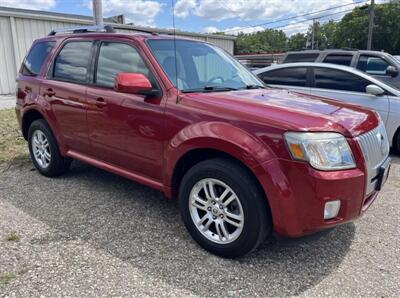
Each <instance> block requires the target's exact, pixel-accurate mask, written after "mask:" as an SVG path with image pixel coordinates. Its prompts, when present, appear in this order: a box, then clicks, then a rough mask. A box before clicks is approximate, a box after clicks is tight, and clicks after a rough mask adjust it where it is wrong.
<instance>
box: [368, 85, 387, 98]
mask: <svg viewBox="0 0 400 298" xmlns="http://www.w3.org/2000/svg"><path fill="white" fill-rule="evenodd" d="M365 89H366V92H367V93H368V94H371V95H375V96H379V95H383V94H384V93H385V90H383V89H382V88H381V87H379V86H377V85H373V84H371V85H368V86H367V87H366V88H365Z"/></svg>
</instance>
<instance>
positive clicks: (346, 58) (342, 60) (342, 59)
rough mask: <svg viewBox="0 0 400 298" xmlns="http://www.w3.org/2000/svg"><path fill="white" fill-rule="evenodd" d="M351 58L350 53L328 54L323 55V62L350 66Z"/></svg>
mask: <svg viewBox="0 0 400 298" xmlns="http://www.w3.org/2000/svg"><path fill="white" fill-rule="evenodd" d="M352 58H353V56H351V55H328V56H326V57H325V59H324V62H325V63H333V64H339V65H347V66H350V64H351V59H352Z"/></svg>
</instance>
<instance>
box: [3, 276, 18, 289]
mask: <svg viewBox="0 0 400 298" xmlns="http://www.w3.org/2000/svg"><path fill="white" fill-rule="evenodd" d="M17 277H18V275H17V274H15V273H13V272H7V273H4V274H1V275H0V286H1V287H4V286H7V285H9V284H10V283H11V282H12V281H13V280H14V279H16V278H17Z"/></svg>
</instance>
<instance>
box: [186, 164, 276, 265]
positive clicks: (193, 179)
mask: <svg viewBox="0 0 400 298" xmlns="http://www.w3.org/2000/svg"><path fill="white" fill-rule="evenodd" d="M179 204H180V210H181V214H182V219H183V221H184V223H185V225H186V227H187V229H188V231H189V233H190V234H191V235H192V237H193V238H194V239H195V240H196V241H197V242H198V243H199V244H200V245H201V246H202V247H203V248H205V249H206V250H208V251H210V252H211V253H214V254H216V255H219V256H222V257H226V258H235V257H239V256H242V255H244V254H246V253H248V252H250V251H252V250H254V249H255V248H256V247H257V246H258V245H259V244H260V243H261V242H262V241H263V240H264V239H265V238H266V236H268V235H269V234H270V232H271V216H270V212H269V208H268V205H267V202H266V198H265V196H264V194H263V193H262V191H261V190H260V188H259V186H258V185H257V183H256V181H255V179H254V178H253V177H252V176H251V175H250V174H249V173H248V171H247V170H246V169H245V168H243V167H242V166H241V165H239V164H237V163H236V162H234V161H230V160H225V159H212V160H208V161H203V162H200V163H199V164H197V165H195V166H194V167H193V168H191V169H190V170H189V171H188V172H187V173H186V174H185V176H184V177H183V179H182V183H181V187H180V191H179Z"/></svg>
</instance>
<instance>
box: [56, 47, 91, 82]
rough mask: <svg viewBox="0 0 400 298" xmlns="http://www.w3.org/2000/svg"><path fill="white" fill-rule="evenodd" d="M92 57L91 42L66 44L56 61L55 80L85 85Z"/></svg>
mask: <svg viewBox="0 0 400 298" xmlns="http://www.w3.org/2000/svg"><path fill="white" fill-rule="evenodd" d="M91 56H92V42H91V41H90V42H87V41H76V42H69V43H67V44H65V46H64V47H63V48H62V50H61V51H60V53H59V54H58V56H57V58H56V59H55V61H54V72H53V78H55V79H59V80H63V81H70V82H77V83H85V82H86V78H87V74H88V69H89V61H90V59H91Z"/></svg>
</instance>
